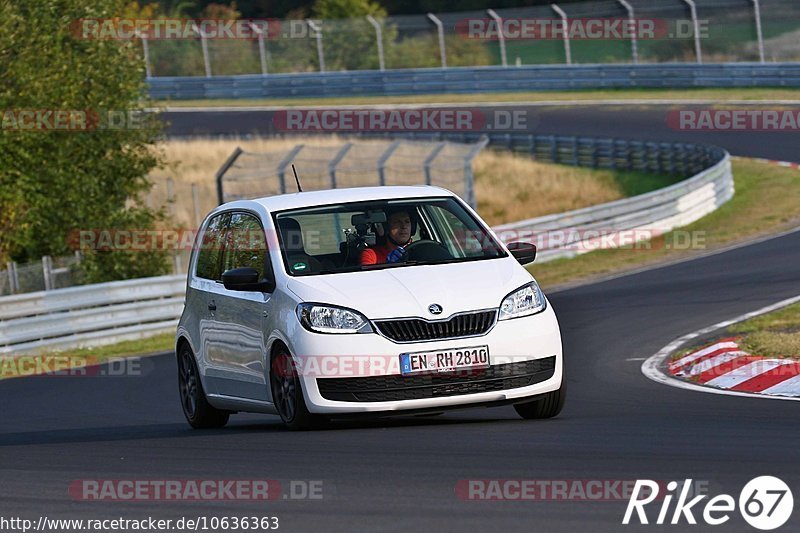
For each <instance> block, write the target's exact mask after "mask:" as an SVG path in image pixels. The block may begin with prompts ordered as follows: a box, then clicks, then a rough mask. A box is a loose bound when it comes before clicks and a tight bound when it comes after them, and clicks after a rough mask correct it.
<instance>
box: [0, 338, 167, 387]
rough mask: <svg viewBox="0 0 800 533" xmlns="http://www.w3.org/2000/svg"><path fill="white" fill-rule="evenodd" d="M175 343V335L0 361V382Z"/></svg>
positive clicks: (163, 349) (144, 352) (150, 352)
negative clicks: (42, 370) (45, 370)
mask: <svg viewBox="0 0 800 533" xmlns="http://www.w3.org/2000/svg"><path fill="white" fill-rule="evenodd" d="M174 343H175V334H174V333H162V334H159V335H155V336H152V337H147V338H143V339H136V340H130V341H124V342H119V343H116V344H109V345H106V346H97V347H94V348H74V349H67V350H61V351H57V352H56V351H52V352H43V353H39V354H32V355H22V356H17V357H15V358H4V357H0V380H2V379H7V378H14V377H22V376H29V375H33V374H41V373H43V372H41V369H47V370H49V371H53V372H58V371H69V370H75V369H79V368H84V367H87V366H92V365H97V364H101V363H104V362H107V361H109V360H112V359H118V358H123V357H135V356H148V355H154V354H157V353H163V352H166V351H169V350H172V348H173V346H174Z"/></svg>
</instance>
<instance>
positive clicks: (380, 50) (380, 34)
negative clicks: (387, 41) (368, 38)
mask: <svg viewBox="0 0 800 533" xmlns="http://www.w3.org/2000/svg"><path fill="white" fill-rule="evenodd" d="M367 21H369V23H370V24H372V27H373V28H375V42H376V43H377V44H378V65H379V68H380V69H381V70H386V64H385V63H384V60H383V30H381V25H380V23H378V21H377V20H375V17H373V16H372V15H367Z"/></svg>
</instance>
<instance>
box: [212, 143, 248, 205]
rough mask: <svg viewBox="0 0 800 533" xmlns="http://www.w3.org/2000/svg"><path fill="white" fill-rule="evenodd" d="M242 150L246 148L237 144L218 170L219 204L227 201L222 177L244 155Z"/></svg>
mask: <svg viewBox="0 0 800 533" xmlns="http://www.w3.org/2000/svg"><path fill="white" fill-rule="evenodd" d="M242 152H244V150H242V149H241V148H239V147H238V146H237V147H236V150H234V151H233V153H232V154H231V155H230V156H229V157H228V159H227V161H225V162H224V163H223V164H222V166H221V167H219V170H217V174H216V181H217V201H218V202H219V205H222V204H224V203H225V194H224V191H223V190H222V178H223V177H224V176H225V173H226V172H228V169H230V168H231V167H232V166H233V164H234V163H235V162H236V160H237V159H238V158H239V156H240V155H242Z"/></svg>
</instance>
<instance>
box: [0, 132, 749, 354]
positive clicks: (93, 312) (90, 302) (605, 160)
mask: <svg viewBox="0 0 800 533" xmlns="http://www.w3.org/2000/svg"><path fill="white" fill-rule="evenodd" d="M548 139H549V141H548ZM496 140H497V141H498V142H499V141H500V140H502V139H496ZM507 141H508V143H509V146H511V147H513V148H516V149H520V147H525V149H527V150H530V151H531V153H534V154H538V153H539V152H538V151H539V150H541V151H542V154H541V155H539V156H538V157H539V158H546V157H549V158H551V159H552V160H555V161H562V162H568V163H573V164H586V165H593V166H602V167H607V168H618V167H622V168H651V169H652V168H662V169H663V170H665V171H666V170H672V171H675V172H678V171H689V170H690V169H699V170H693V171H692V172H694V173H695V175H694V176H692V177H690V178H688V179H686V180H683V181H681V182H678V183H676V184H674V185H671V186H669V187H666V188H663V189H660V190H657V191H652V192H649V193H646V194H642V195H639V196H634V197H631V198H626V199H623V200H617V201H615V202H610V203H606V204H601V205H597V206H593V207H588V208H585V209H579V210H576V211H570V212H567V213H560V214H555V215H548V216H544V217H539V218H534V219H530V220H524V221H521V222H516V223H514V224H505V225H503V226H498V227H496V228H494V231H495V233H496V234H497V235H498V236H499V237H500V238H501V239H502V240H504V241H505V242H511V241H514V240H519V237H520V235H528V239H527V240H530V239H536V240H537V241H538V240H544V243H545V245H543V246H541V248H540V253H539V258H540V259H539V261H548V260H552V259H557V258H562V257H569V256H572V255H576V254H579V253H582V252H585V251H589V250H591V249H593V246H592V242H591V241H592V240H595V239H596V237H592V236H591V235H592V234H591V233H590V232H593V231H594V232H597V234H602V235H606V236H607V235H609V234H611V235H612V237H613V235H614V234H616V233H619V232H629V231H633V230H639V229H646V230H654V229H657V230H658V231H669V230H670V229H673V228H676V227H679V226H683V225H686V224H689V223H691V222H693V221H695V220H697V219H699V218H701V217H703V216H704V215H706V214H708V213H710V212H712V211H714V210H715V209H716V208H717V207H719V206H720V205H721V204H723V203H724V202H726V201H728V200H729V199H730V198H731V197H732V196H733V193H734V184H733V175H732V173H731V163H730V155H729V154H728V153H727V152H725V151H724V150H721V149H719V148H713V147H706V146H700V145H688V144H672V143H636V144H632V143H629V142H627V141H616V140H609V139H594V140H592V139H576V138H557V137H543V138H538V137H521V138H508V139H507ZM526 141H527V142H528V144H525V142H526ZM548 142H549V144H548ZM542 147H545V148H546V149H542ZM670 149H671V150H673V153H670ZM623 156H624V157H623ZM670 165H673V166H672V167H670ZM556 235H558V237H557V238H555V237H554V236H556ZM642 235H647V232H644V233H642ZM565 236H566V237H565ZM612 240H613V239H612ZM553 243H558V245H553ZM184 290H185V279H184V277H183V276H162V277H156V278H145V279H138V280H129V281H118V282H112V283H102V284H97V285H87V286H82V287H71V288H68V289H58V290H53V291H46V292H37V293H29V294H22V295H15V296H6V297H3V298H0V357H2V356H3V355H4V354H5V355H11V356H13V355H14V354H22V353H26V352H31V351H36V350H41V349H50V350H52V349H62V348H68V347H73V346H79V345H85V346H89V345H102V344H108V343H112V342H119V341H122V340H129V339H133V338H138V337H143V336H146V335H150V334H153V333H158V332H163V331H171V330H173V329H174V328H175V325H176V323H177V319H178V317H179V316H180V313H181V310H182V308H183V299H184Z"/></svg>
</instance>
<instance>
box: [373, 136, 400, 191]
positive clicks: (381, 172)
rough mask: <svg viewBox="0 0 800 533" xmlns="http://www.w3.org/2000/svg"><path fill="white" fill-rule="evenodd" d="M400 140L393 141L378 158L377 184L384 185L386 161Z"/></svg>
mask: <svg viewBox="0 0 800 533" xmlns="http://www.w3.org/2000/svg"><path fill="white" fill-rule="evenodd" d="M401 142H402V141H399V140H398V141H394V142H393V143H392V144H390V145H389V147H388V148H386V151H384V152H383V153H382V154H381V156H380V157H379V158H378V185H386V162H387V161H388V160H389V158H390V157H392V154H393V153H394V151H395V150H397V148H398V147H399V146H400V143H401Z"/></svg>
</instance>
